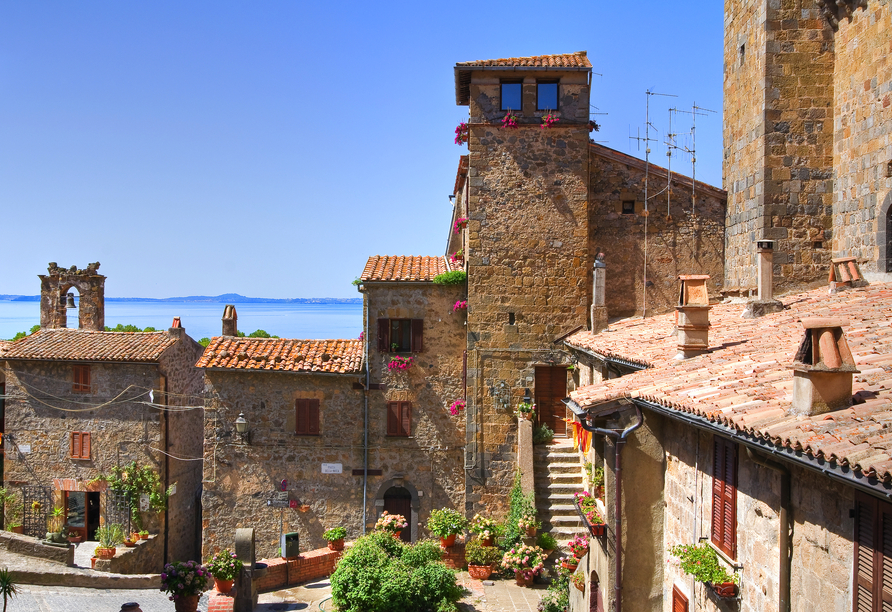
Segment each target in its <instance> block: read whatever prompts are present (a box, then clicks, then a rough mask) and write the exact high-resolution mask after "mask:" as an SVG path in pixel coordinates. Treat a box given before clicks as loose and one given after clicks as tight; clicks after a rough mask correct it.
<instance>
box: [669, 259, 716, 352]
mask: <svg viewBox="0 0 892 612" xmlns="http://www.w3.org/2000/svg"><path fill="white" fill-rule="evenodd" d="M678 280H679V281H681V287H680V292H679V296H678V306H676V307H675V310H676V317H677V321H678V324H677V325H678V354H677V355H676V356H675V358H676V359H689V358H691V357H696V356H697V355H702V354H703V353H705V352H706V351H707V350H708V349H709V309H710V308H711V306H710V305H709V292H708V290H707V288H706V281H707V280H709V275H707V274H689V275H685V276H679V277H678Z"/></svg>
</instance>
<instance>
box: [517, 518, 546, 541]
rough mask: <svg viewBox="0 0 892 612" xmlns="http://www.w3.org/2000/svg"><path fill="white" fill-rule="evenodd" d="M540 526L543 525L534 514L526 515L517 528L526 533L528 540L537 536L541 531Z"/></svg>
mask: <svg viewBox="0 0 892 612" xmlns="http://www.w3.org/2000/svg"><path fill="white" fill-rule="evenodd" d="M540 525H541V523H539V521H537V520H536V515H534V514H525V515H523V516H522V517H520V518H519V519H518V520H517V528H518V529H520V530H521V531H525V532H526V534H527V537H528V538H532V537H533V536H535V535H536V530H537V529H539V527H540Z"/></svg>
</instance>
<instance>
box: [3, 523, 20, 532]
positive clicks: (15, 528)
mask: <svg viewBox="0 0 892 612" xmlns="http://www.w3.org/2000/svg"><path fill="white" fill-rule="evenodd" d="M6 528H7V529H8V530H10V531H11V532H13V533H25V526H24V525H22V524H21V523H7V524H6Z"/></svg>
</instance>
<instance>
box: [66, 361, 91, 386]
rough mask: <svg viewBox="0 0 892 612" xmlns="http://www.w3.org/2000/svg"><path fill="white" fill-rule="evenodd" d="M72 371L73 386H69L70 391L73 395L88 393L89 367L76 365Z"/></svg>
mask: <svg viewBox="0 0 892 612" xmlns="http://www.w3.org/2000/svg"><path fill="white" fill-rule="evenodd" d="M72 371H73V374H74V384H72V385H71V390H72V391H74V392H75V393H89V392H90V366H88V365H76V366H74V367H73V368H72Z"/></svg>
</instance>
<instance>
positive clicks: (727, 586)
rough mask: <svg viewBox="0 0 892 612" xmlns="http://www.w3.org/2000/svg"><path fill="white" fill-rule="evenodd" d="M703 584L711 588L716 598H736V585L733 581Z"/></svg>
mask: <svg viewBox="0 0 892 612" xmlns="http://www.w3.org/2000/svg"><path fill="white" fill-rule="evenodd" d="M703 584H705V585H706V586H707V587H709V588H710V589H712V592H713V593H715V596H716V597H717V598H718V599H728V600H730V599H737V585H736V584H734V583H733V582H718V583H713V582H704V583H703Z"/></svg>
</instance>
